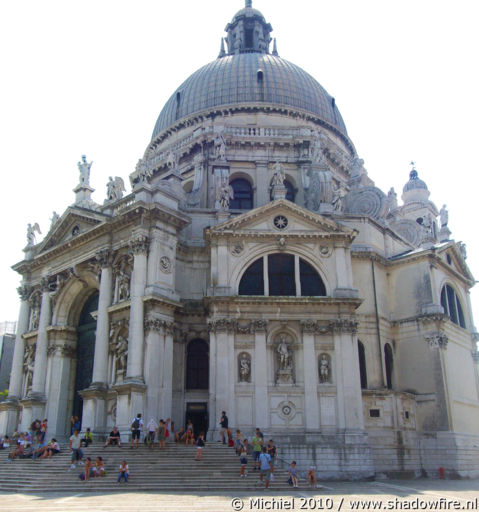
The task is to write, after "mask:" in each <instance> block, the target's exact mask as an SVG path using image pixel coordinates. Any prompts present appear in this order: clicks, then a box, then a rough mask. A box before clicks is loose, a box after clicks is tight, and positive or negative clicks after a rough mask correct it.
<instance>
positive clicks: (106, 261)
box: [95, 249, 113, 268]
mask: <svg viewBox="0 0 479 512" xmlns="http://www.w3.org/2000/svg"><path fill="white" fill-rule="evenodd" d="M95 260H96V261H97V263H98V265H100V268H104V267H109V266H110V265H111V264H112V261H113V253H112V251H111V250H110V249H100V250H99V251H97V252H96V253H95Z"/></svg>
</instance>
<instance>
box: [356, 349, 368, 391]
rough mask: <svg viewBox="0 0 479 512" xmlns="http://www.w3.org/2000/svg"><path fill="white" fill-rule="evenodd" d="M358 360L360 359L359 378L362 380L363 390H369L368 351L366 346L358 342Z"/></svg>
mask: <svg viewBox="0 0 479 512" xmlns="http://www.w3.org/2000/svg"><path fill="white" fill-rule="evenodd" d="M358 358H359V378H360V380H361V389H368V373H367V369H366V351H365V350H364V345H363V343H362V342H361V341H359V340H358Z"/></svg>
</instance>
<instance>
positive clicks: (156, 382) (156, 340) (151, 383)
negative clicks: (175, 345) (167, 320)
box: [145, 318, 166, 421]
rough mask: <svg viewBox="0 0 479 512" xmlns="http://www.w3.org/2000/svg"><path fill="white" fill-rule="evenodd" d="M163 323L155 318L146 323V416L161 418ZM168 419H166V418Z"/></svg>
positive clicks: (146, 417) (147, 417)
mask: <svg viewBox="0 0 479 512" xmlns="http://www.w3.org/2000/svg"><path fill="white" fill-rule="evenodd" d="M162 330H163V327H162V322H161V320H157V319H154V318H148V319H147V320H146V321H145V336H146V339H145V349H146V353H145V383H146V386H147V389H146V416H145V420H146V421H148V420H149V418H160V417H161V413H160V403H161V402H162V398H163V396H162V381H163V359H164V355H163V354H164V339H163V338H164V337H163V334H162ZM164 419H166V418H164Z"/></svg>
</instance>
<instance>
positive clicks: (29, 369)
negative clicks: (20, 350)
mask: <svg viewBox="0 0 479 512" xmlns="http://www.w3.org/2000/svg"><path fill="white" fill-rule="evenodd" d="M34 360H35V345H30V346H27V347H26V350H25V353H24V355H23V373H24V374H25V394H26V395H28V393H29V392H30V390H31V389H32V381H33V369H34V367H35V364H34Z"/></svg>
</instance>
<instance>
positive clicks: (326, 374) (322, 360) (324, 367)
mask: <svg viewBox="0 0 479 512" xmlns="http://www.w3.org/2000/svg"><path fill="white" fill-rule="evenodd" d="M331 370H332V368H331V356H330V355H329V354H324V353H323V354H321V355H320V356H319V382H321V384H326V383H330V382H331Z"/></svg>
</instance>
